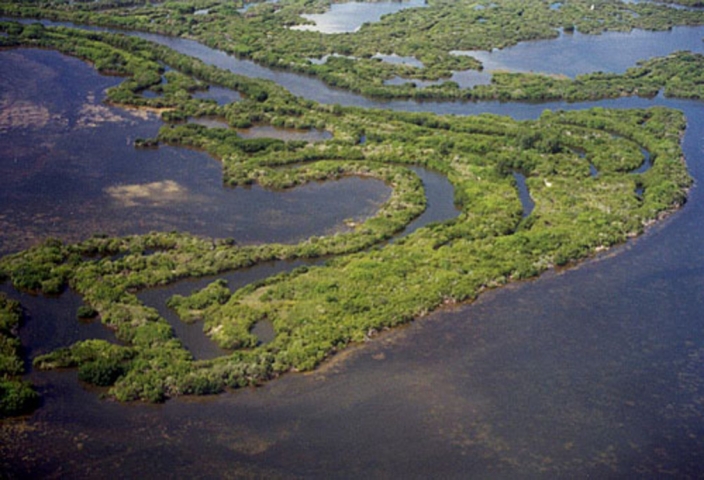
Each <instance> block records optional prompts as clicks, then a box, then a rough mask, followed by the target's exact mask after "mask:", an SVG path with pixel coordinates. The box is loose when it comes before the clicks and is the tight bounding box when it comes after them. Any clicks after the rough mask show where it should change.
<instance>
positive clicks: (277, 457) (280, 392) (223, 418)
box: [0, 44, 704, 479]
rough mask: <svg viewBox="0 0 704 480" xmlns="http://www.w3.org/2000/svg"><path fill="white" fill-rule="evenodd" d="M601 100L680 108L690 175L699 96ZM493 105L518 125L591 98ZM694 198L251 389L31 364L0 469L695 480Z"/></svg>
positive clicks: (702, 394) (697, 269)
mask: <svg viewBox="0 0 704 480" xmlns="http://www.w3.org/2000/svg"><path fill="white" fill-rule="evenodd" d="M532 45H539V44H532ZM536 48H539V47H538V46H536ZM642 53H643V56H644V57H647V56H650V54H649V53H648V51H647V50H646V49H645V48H644V49H643V52H642ZM312 93H316V92H312ZM597 104H599V105H603V106H617V107H629V106H649V105H655V104H666V105H669V106H672V107H675V108H680V109H682V110H684V111H685V113H686V114H687V117H688V129H687V132H686V134H685V137H684V139H683V148H684V151H685V154H686V157H687V161H688V166H689V168H690V171H691V173H692V175H693V176H694V177H695V179H696V181H697V182H698V183H699V182H701V180H702V179H703V178H704V148H703V144H702V138H704V106H703V105H702V104H700V103H694V102H686V101H678V100H665V99H662V98H657V99H654V100H644V99H625V100H618V101H607V102H599V103H597ZM408 105H410V103H402V104H400V107H399V108H406V107H407V106H408ZM413 105H414V107H413V108H416V107H417V108H426V109H429V110H430V109H437V110H442V109H444V108H445V107H446V105H445V104H437V103H425V104H413ZM451 105H453V106H451V107H450V108H449V109H450V110H452V109H454V108H457V107H455V106H454V105H457V104H451ZM491 105H492V108H493V105H494V104H491ZM496 105H499V106H500V109H502V110H503V111H505V112H507V113H510V112H514V113H516V114H517V115H518V116H520V117H521V118H529V117H534V116H537V115H538V114H539V113H540V112H541V111H542V110H543V109H544V108H585V107H586V106H587V105H585V104H576V105H570V104H562V103H555V104H548V105H508V104H507V105H500V104H496ZM588 105H593V104H588ZM481 106H482V104H477V105H476V108H477V109H478V108H480V107H481ZM471 111H475V110H471ZM465 113H470V111H469V109H468V111H467V112H465ZM702 200H703V199H702V197H701V189H699V188H698V187H695V188H694V189H693V190H692V191H691V192H690V198H689V202H688V203H687V205H686V206H685V207H684V208H683V209H682V210H681V211H680V212H678V213H676V214H675V215H673V216H672V217H671V218H669V219H667V220H665V221H664V222H662V223H660V224H659V225H657V226H656V227H654V228H652V229H651V230H650V231H649V232H648V233H647V234H646V235H644V236H643V237H641V238H638V239H636V240H634V241H631V242H629V243H628V244H627V245H625V246H623V247H620V248H617V249H615V250H614V251H612V252H610V253H609V254H607V255H605V256H603V257H602V258H600V259H598V260H594V261H590V262H587V263H585V264H584V265H582V266H581V267H579V268H573V269H567V270H563V271H561V272H559V273H555V272H552V273H548V274H546V275H543V276H542V277H541V278H540V279H538V280H536V281H531V282H524V283H520V284H514V285H511V286H509V287H506V288H502V289H499V290H496V291H491V292H487V293H485V294H483V295H482V296H481V297H480V299H479V301H477V302H475V303H474V304H472V305H469V306H465V307H462V308H460V309H457V310H451V311H443V312H439V313H437V314H434V315H431V316H430V317H428V318H424V319H420V320H418V321H416V322H414V323H413V324H411V325H409V326H407V327H405V328H402V329H398V330H396V331H394V332H392V333H387V334H383V335H381V336H380V337H378V338H377V339H376V340H374V341H372V342H369V343H367V344H365V345H364V346H363V347H361V348H356V349H352V350H351V351H348V352H345V353H343V354H341V355H338V357H337V358H336V359H334V360H333V361H332V362H328V363H327V364H326V365H324V366H323V367H322V368H321V369H320V370H318V371H316V372H314V373H312V374H309V375H287V376H285V377H283V378H281V379H278V380H276V381H273V382H270V383H268V384H267V385H265V386H264V387H262V388H258V389H246V390H241V391H237V392H233V393H229V394H225V395H220V396H217V397H213V398H198V399H177V400H172V401H170V402H168V403H166V404H165V405H158V406H154V405H118V404H115V403H112V402H108V401H102V400H100V399H99V398H98V396H97V395H96V394H95V392H94V391H87V390H83V389H82V388H81V387H77V386H76V378H75V372H58V373H36V372H35V373H33V374H32V380H33V381H35V382H36V383H37V384H39V385H40V387H41V389H42V390H43V391H42V393H43V394H44V395H45V398H46V404H45V406H44V407H43V408H41V409H40V410H38V411H37V412H36V413H35V414H34V415H32V416H31V417H30V418H29V419H28V420H27V421H24V422H23V421H11V422H5V423H4V424H3V428H2V430H0V434H1V435H2V437H1V438H3V440H2V441H0V446H2V452H3V455H2V456H1V457H0V466H3V467H5V470H6V471H7V472H10V473H16V474H18V475H21V476H22V475H23V476H27V475H30V474H32V475H34V476H37V475H41V476H50V475H53V476H69V477H73V478H88V477H93V478H94V477H108V476H120V477H122V476H127V477H129V476H134V475H139V476H147V475H152V476H165V475H166V474H167V472H168V473H169V474H174V475H179V476H183V477H196V478H204V477H207V478H210V477H222V476H233V477H237V476H255V477H256V476H259V477H267V478H276V477H284V478H297V477H302V478H330V477H331V476H334V477H336V478H359V477H361V476H367V477H369V476H372V477H383V478H387V477H395V478H492V479H495V478H507V479H508V478H510V479H513V478H536V477H547V478H570V479H573V478H668V477H669V478H701V477H702V476H703V475H704V467H703V466H702V462H701V458H702V455H704V420H703V419H704V411H703V403H702V398H704V370H703V367H702V365H703V364H704V315H703V313H704V296H702V292H704V268H703V267H702V265H704V251H703V250H702V248H701V238H702V237H704V222H703V221H702V218H704V202H703V201H702Z"/></svg>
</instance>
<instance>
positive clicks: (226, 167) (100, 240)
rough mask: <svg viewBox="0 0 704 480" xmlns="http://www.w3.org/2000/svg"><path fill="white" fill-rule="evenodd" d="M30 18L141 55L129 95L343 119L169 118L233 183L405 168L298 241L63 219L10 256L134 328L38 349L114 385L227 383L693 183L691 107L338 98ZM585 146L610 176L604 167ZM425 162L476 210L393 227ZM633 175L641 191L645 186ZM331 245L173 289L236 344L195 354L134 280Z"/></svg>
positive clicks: (30, 279) (52, 288)
mask: <svg viewBox="0 0 704 480" xmlns="http://www.w3.org/2000/svg"><path fill="white" fill-rule="evenodd" d="M507 5H508V6H509V7H510V8H515V7H516V5H514V4H513V2H507ZM599 5H606V6H608V5H609V2H604V3H603V4H601V3H600V4H599ZM509 7H507V8H509ZM27 8H29V7H27ZM155 8H157V7H155ZM158 8H160V7H158ZM165 8H173V6H170V7H165ZM216 8H219V7H216ZM443 8H445V7H443ZM448 8H449V7H448ZM492 8H493V7H492ZM604 8H606V7H604ZM428 10H430V9H428ZM485 10H488V8H487V9H485ZM561 10H568V9H567V8H566V7H563V8H562V9H561ZM171 11H173V10H171ZM184 11H185V10H184ZM525 14H526V15H527V14H528V12H527V11H526V12H525ZM228 15H229V14H228ZM408 15H411V14H408ZM111 18H112V17H111ZM408 18H412V17H408ZM238 21H240V20H238ZM519 23H520V22H519ZM175 25H178V22H175ZM3 28H5V27H3ZM365 28H366V27H365ZM527 28H528V29H529V30H530V28H529V27H527ZM8 30H9V28H8ZM194 31H195V32H198V30H197V29H196V30H194ZM23 32H24V30H23V31H22V32H20V33H19V34H18V33H14V34H13V35H14V36H13V37H12V39H11V40H12V41H16V42H17V43H18V44H22V45H38V46H44V47H51V48H58V49H61V50H62V51H66V52H67V53H71V54H75V55H79V56H81V57H82V58H86V59H89V60H91V61H95V62H100V61H104V62H103V63H102V65H103V68H108V67H107V65H110V67H109V68H111V69H114V70H115V71H120V72H121V74H123V75H126V76H127V79H126V80H125V82H123V84H122V85H120V86H119V87H118V88H116V89H115V90H114V92H116V93H114V94H111V95H113V96H111V98H112V100H113V101H116V100H115V99H116V98H120V99H121V100H120V101H123V102H125V103H127V104H129V105H133V106H134V105H137V106H140V105H141V106H144V105H149V106H157V105H158V103H156V102H162V103H161V105H169V108H171V109H172V110H170V111H169V112H168V115H165V117H166V118H170V119H172V120H179V121H182V120H183V119H186V118H189V117H192V116H203V115H210V116H219V117H222V118H225V119H226V120H227V123H228V124H229V125H242V124H246V123H251V124H265V125H277V126H287V127H297V128H321V129H325V130H327V131H330V132H333V138H332V139H329V140H327V141H324V142H319V143H308V142H300V141H299V142H282V141H278V140H270V139H265V140H244V139H242V138H240V137H239V136H238V134H237V132H236V131H235V130H233V129H228V128H206V127H203V126H200V125H192V124H184V123H175V124H171V125H167V126H165V127H164V128H162V129H161V131H160V132H159V135H158V141H160V142H164V143H170V144H174V145H179V146H190V147H195V148H200V149H203V150H205V151H207V152H209V153H211V154H212V155H214V156H215V157H217V158H218V159H220V160H221V162H222V165H223V180H224V182H225V183H226V184H229V185H243V184H250V183H254V182H256V183H259V184H260V185H262V186H265V187H273V188H290V187H293V186H296V185H301V184H304V183H306V182H311V181H320V180H333V179H338V178H341V177H343V176H346V175H358V176H368V177H372V178H376V179H379V180H381V181H384V182H386V183H387V184H388V185H389V186H390V187H392V194H391V196H390V198H389V199H388V201H387V202H385V203H384V204H383V205H382V206H381V207H380V208H379V210H378V212H377V213H376V214H375V215H374V216H372V217H371V218H368V219H366V220H365V221H364V222H361V223H360V224H358V225H352V226H350V227H349V229H348V230H347V231H344V232H339V233H336V234H332V235H328V236H325V237H311V238H309V239H306V240H304V241H302V242H299V243H297V244H266V245H238V244H236V243H235V242H233V241H232V240H216V239H207V238H199V237H194V236H191V235H188V234H184V233H178V232H169V233H163V232H162V233H150V234H148V235H141V236H131V237H125V238H104V237H101V236H95V237H92V238H89V239H87V240H85V241H83V242H80V243H77V244H73V245H65V244H62V243H61V242H60V241H57V240H52V239H49V240H47V241H46V242H45V243H44V244H42V245H39V246H37V247H34V248H31V249H29V250H27V251H25V252H21V253H18V254H15V255H11V256H7V257H5V258H2V259H0V276H1V277H5V278H9V279H11V281H12V282H13V284H14V285H15V286H17V287H20V288H24V289H28V290H41V291H44V292H57V291H60V290H61V289H62V288H64V287H65V286H66V285H68V286H70V287H71V288H72V289H74V290H75V291H77V292H78V293H79V294H81V295H82V296H83V298H84V301H85V303H86V305H90V306H91V308H93V309H95V311H96V312H97V313H98V314H99V315H100V318H101V321H102V322H103V323H105V324H106V325H108V326H110V327H111V328H113V329H114V331H115V334H116V336H117V338H118V339H120V340H121V341H122V342H124V346H123V345H113V344H110V343H108V342H103V341H97V340H90V341H85V342H79V343H77V344H75V345H73V346H71V347H69V348H66V349H59V350H57V351H54V352H51V353H49V354H48V355H44V356H41V357H38V358H37V359H35V365H36V366H37V367H39V368H61V367H75V368H78V369H79V376H80V377H81V378H82V379H83V380H85V381H88V382H91V383H95V384H98V385H108V386H110V390H109V392H110V395H112V396H113V397H115V398H117V399H118V400H121V401H131V400H145V401H163V400H165V399H166V398H168V397H170V396H174V395H182V394H207V393H216V392H219V391H222V390H223V389H225V388H227V387H241V386H245V385H256V384H258V383H261V382H263V381H266V380H268V379H270V378H273V377H275V376H276V375H278V374H281V373H283V372H286V371H290V370H309V369H311V368H314V367H315V366H316V365H318V364H319V363H320V362H322V361H323V360H324V359H325V358H327V357H328V356H329V355H332V354H334V353H335V352H336V351H339V350H340V349H342V348H344V347H345V346H347V345H348V344H350V343H353V342H361V341H364V340H365V339H367V338H368V337H370V336H372V335H374V333H375V332H377V331H379V330H382V329H385V328H392V327H394V326H396V325H399V324H401V323H405V322H408V321H410V320H412V319H413V318H416V317H418V316H422V315H424V314H426V313H428V312H430V311H432V310H433V309H436V308H438V307H439V306H440V305H443V304H445V303H454V302H461V301H467V300H471V299H474V298H476V296H477V295H478V294H479V293H480V292H481V291H483V290H484V289H487V288H492V287H496V286H499V285H503V284H505V283H507V282H509V281H512V280H519V279H524V278H530V277H533V276H535V275H538V274H539V273H541V272H542V271H544V270H545V269H547V268H550V267H552V266H554V265H562V264H566V263H569V262H573V261H576V260H579V259H582V258H585V257H587V256H589V255H591V254H592V253H594V252H595V251H597V250H600V249H603V248H606V247H609V246H611V245H614V244H617V243H619V242H623V241H625V240H626V239H627V238H628V237H630V236H632V235H635V234H638V233H640V232H641V231H642V230H643V228H644V226H645V225H647V224H648V223H650V222H652V221H653V220H655V219H657V218H659V217H660V216H662V215H663V214H665V213H667V212H668V211H670V210H672V209H674V208H676V207H677V206H679V205H681V204H682V202H684V200H685V197H686V192H687V189H688V188H689V186H690V184H691V178H690V177H689V175H688V174H687V171H686V167H685V165H684V163H683V161H682V151H681V149H680V146H679V137H680V135H681V132H682V130H683V129H684V126H685V124H684V118H683V116H682V114H681V113H679V112H675V111H672V110H668V109H664V108H652V109H647V110H628V111H618V110H606V109H601V108H596V109H591V110H586V111H579V112H546V113H545V114H544V115H543V116H542V117H541V118H540V119H538V120H534V121H525V122H518V121H513V120H511V119H509V118H503V117H498V116H495V115H481V116H477V117H455V116H437V115H432V114H427V113H405V112H390V111H381V110H369V111H367V110H362V109H357V108H343V107H340V106H324V105H317V104H315V103H313V102H310V101H307V100H304V99H299V98H296V97H293V96H292V95H290V94H288V93H287V92H285V91H283V90H282V89H281V88H279V87H276V86H274V85H272V84H271V83H268V82H261V81H254V80H248V79H245V78H243V77H239V76H237V75H234V74H231V73H228V72H225V71H222V70H219V69H217V68H215V67H209V66H206V65H204V64H202V62H199V61H197V60H194V59H190V58H188V57H184V56H182V55H178V54H176V53H174V52H172V51H170V50H168V49H166V48H164V47H157V46H153V45H151V44H149V43H147V42H145V41H143V40H139V39H134V38H126V37H122V36H117V35H109V34H97V33H94V32H75V31H71V30H67V29H50V28H44V29H33V30H32V32H31V33H32V35H31V36H30V35H24V36H23V35H22V33H23ZM242 41H244V40H242ZM252 42H254V44H256V40H252ZM274 43H275V42H274ZM79 47H80V48H79ZM256 51H258V50H256V49H253V50H252V52H256ZM252 54H253V55H254V53H252ZM673 58H674V60H672V62H674V63H668V62H669V61H670V60H666V61H665V65H669V66H667V67H665V66H662V65H661V66H659V67H657V68H656V69H655V70H657V69H665V68H670V67H672V68H674V69H679V68H684V67H681V65H680V63H678V62H684V64H689V62H690V61H692V62H694V64H695V65H696V62H698V61H699V60H698V59H697V58H696V57H687V56H675V57H673ZM162 64H165V65H168V66H170V67H171V68H174V69H175V70H177V71H178V72H179V73H174V74H171V75H170V77H169V78H171V79H173V81H174V86H173V89H172V87H171V86H169V87H168V88H166V87H167V86H168V85H170V82H169V84H167V85H162V83H161V75H162V73H163V67H162ZM673 65H674V66H673ZM690 66H691V65H690ZM651 67H652V66H648V65H646V64H643V65H642V68H646V69H647V68H651ZM652 68H655V67H652ZM687 68H689V67H687ZM655 70H654V71H655ZM695 71H696V68H694V67H692V72H695ZM641 73H642V72H641ZM626 75H627V76H628V75H630V76H633V77H637V78H645V77H648V75H649V74H642V75H639V74H637V72H636V73H633V72H632V73H628V74H626ZM692 75H694V74H692ZM157 76H158V77H159V78H158V79H157ZM512 81H513V80H512ZM202 84H219V85H223V86H226V87H229V88H236V89H237V90H238V91H240V92H242V93H243V96H244V97H245V98H244V100H242V101H240V102H236V103H233V104H230V105H227V106H224V107H218V106H216V105H213V103H212V102H207V101H199V100H194V99H192V98H191V97H190V92H192V91H193V89H195V88H200V86H201V85H202ZM160 85H161V86H160ZM140 88H150V89H156V90H159V89H161V91H162V92H163V94H164V97H163V98H160V99H145V98H143V97H141V96H140V95H139V89H140ZM169 89H171V91H170V92H169V91H168V90H169ZM118 94H119V95H118ZM114 95H118V96H117V97H115V96H114ZM169 95H171V96H169ZM150 102H154V103H150ZM362 135H364V138H365V141H364V142H361V141H360V138H362ZM644 152H646V153H647V154H648V155H649V156H650V158H651V159H652V160H653V166H652V168H650V169H649V170H647V171H645V172H644V173H638V174H635V173H631V172H632V171H633V170H634V169H635V168H636V167H638V165H640V164H641V163H642V162H643V160H644V156H645V155H644ZM590 164H591V165H593V166H594V167H595V168H597V169H598V171H599V175H598V176H591V175H590ZM414 165H420V166H423V167H425V168H430V169H433V170H436V171H438V172H440V173H442V174H444V175H446V176H447V177H448V179H449V180H450V181H451V183H452V185H453V187H454V188H455V198H456V200H457V204H458V205H459V206H460V207H461V213H460V215H459V216H458V217H457V218H456V219H455V220H453V221H451V222H446V223H438V224H434V225H430V226H427V227H426V228H422V229H419V230H417V231H416V232H414V233H413V234H411V235H409V236H407V237H405V238H403V239H400V240H399V241H397V242H394V243H390V244H382V242H384V241H386V240H389V239H390V238H392V236H393V235H394V234H395V233H397V232H399V231H401V230H402V229H404V228H405V227H406V226H407V225H408V224H409V223H410V222H411V221H412V220H413V219H414V218H416V217H417V216H418V215H420V214H421V212H422V211H423V209H424V208H425V202H426V199H425V195H424V191H423V185H422V182H421V181H420V179H419V178H418V176H417V175H415V174H414V173H413V172H412V171H411V170H409V169H408V168H407V167H408V166H414ZM514 171H520V172H521V173H522V174H523V175H524V176H525V177H526V185H527V188H528V190H529V193H530V196H531V198H532V199H533V201H534V202H535V208H534V210H533V212H532V213H531V215H530V216H529V217H528V218H526V219H524V218H523V215H522V214H523V210H522V207H521V202H520V200H519V198H518V194H517V190H516V185H515V182H514V180H513V177H512V175H511V173H512V172H514ZM637 186H638V187H640V188H642V189H643V193H642V195H636V193H635V189H636V187H637ZM375 246H377V247H378V248H372V247H375ZM319 256H331V257H332V256H335V258H334V259H331V260H330V261H328V262H327V263H326V264H325V265H324V266H320V267H314V268H313V267H311V268H304V269H299V270H295V271H294V272H291V273H288V274H282V275H277V276H274V277H271V278H269V279H266V280H264V281H262V282H258V283H256V284H252V285H249V286H247V287H245V288H242V289H240V290H238V291H236V292H234V293H230V292H229V290H228V288H227V285H226V284H225V283H224V282H222V281H216V282H215V283H212V284H211V285H209V286H208V287H206V288H205V289H204V290H201V291H199V292H195V293H194V294H193V295H191V296H189V297H174V298H173V299H171V300H170V303H169V304H170V306H171V307H172V308H174V309H176V310H177V312H178V313H179V314H180V315H181V316H182V318H184V319H185V320H187V321H192V320H196V319H200V318H202V319H203V321H204V328H205V330H206V332H207V333H208V334H209V335H210V337H211V338H212V339H213V340H214V341H216V342H217V343H219V344H220V345H222V346H224V347H227V348H230V349H233V350H234V351H233V352H232V354H231V355H228V356H224V357H222V358H219V359H216V360H213V361H209V362H197V361H194V360H193V358H192V357H191V355H190V353H189V352H188V351H187V350H185V349H184V348H183V346H182V345H181V343H180V342H179V341H178V339H176V338H175V337H174V333H173V331H172V329H171V328H170V326H169V325H168V323H167V322H166V321H165V320H164V319H162V318H160V317H159V315H158V313H157V312H156V311H155V310H154V309H152V308H149V307H147V306H145V305H143V304H142V303H141V302H140V301H139V299H138V298H137V296H136V295H135V294H136V293H137V292H139V291H140V290H142V289H145V288H150V287H154V286H159V285H166V284H169V283H172V282H174V281H176V280H178V279H181V278H186V277H202V276H206V275H217V274H219V273H221V272H225V271H231V270H236V269H240V268H246V267H249V266H252V265H255V264H257V263H261V262H266V261H272V260H282V259H286V260H291V259H296V258H313V257H319ZM264 319H266V320H268V321H270V322H271V323H272V324H273V327H274V330H275V332H276V336H275V339H274V340H273V341H272V342H269V343H267V344H263V345H260V344H258V342H257V338H256V336H255V335H253V334H252V333H251V330H252V328H253V326H254V325H256V323H257V322H259V321H262V320H264ZM8 342H9V343H8V344H9V345H15V344H13V343H12V340H10V341H8ZM8 365H10V364H8ZM8 368H9V367H8Z"/></svg>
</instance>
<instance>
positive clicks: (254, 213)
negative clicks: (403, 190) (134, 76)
mask: <svg viewBox="0 0 704 480" xmlns="http://www.w3.org/2000/svg"><path fill="white" fill-rule="evenodd" d="M0 58H2V61H0V79H1V80H0V82H2V86H3V88H2V94H1V95H2V97H1V98H2V100H1V101H2V105H3V107H2V110H1V113H0V132H2V135H0V172H2V176H3V178H4V180H5V186H4V188H3V189H2V191H0V204H1V205H2V206H3V209H2V212H0V227H1V228H2V232H3V234H2V236H0V253H8V252H11V251H17V250H19V249H21V248H26V247H27V246H29V245H32V244H34V243H36V242H38V241H39V240H40V239H42V238H45V237H46V236H49V235H51V236H56V237H59V238H61V239H64V240H69V241H76V240H81V239H85V238H87V237H88V236H90V235H91V234H92V233H94V232H102V233H106V234H108V235H126V234H139V233H147V232H149V231H153V230H161V231H170V230H184V231H189V232H191V233H194V234H200V235H207V236H213V237H220V238H225V237H233V238H235V239H236V240H237V241H238V242H240V243H261V242H271V241H279V242H293V241H297V240H300V239H303V238H307V237H309V236H311V235H320V234H325V233H330V232H332V231H338V230H342V229H344V228H346V227H345V223H344V221H345V220H346V219H348V218H354V219H357V220H359V219H362V218H366V217H369V216H371V215H373V214H374V213H375V212H376V210H377V209H378V207H379V206H380V205H381V204H382V203H383V202H384V201H386V199H387V198H388V197H389V195H390V192H391V190H390V188H389V187H387V186H386V185H384V184H383V183H382V182H380V181H377V180H372V179H364V178H357V177H348V178H344V179H341V180H339V181H335V182H324V183H310V184H307V185H304V186H301V187H297V188H295V189H292V190H290V191H272V190H266V189H263V188H261V187H258V186H252V187H247V188H225V187H223V180H222V171H221V170H222V169H221V166H220V163H219V162H218V161H216V160H215V159H213V158H211V157H210V156H208V155H206V154H205V153H201V152H196V151H192V150H187V149H181V148H173V147H160V148H158V149H147V150H138V149H135V148H134V145H133V143H134V140H135V139H136V138H139V137H142V138H148V137H153V136H154V135H156V133H157V131H158V129H159V127H160V126H161V125H162V122H161V121H160V120H159V119H158V118H157V117H156V116H155V115H154V114H148V113H147V112H144V111H136V110H124V109H120V108H115V107H109V106H106V105H104V104H103V103H102V100H103V98H104V90H105V89H106V88H107V87H108V86H112V85H115V84H117V83H118V82H119V81H120V79H118V78H115V77H104V76H101V75H98V74H97V73H96V72H95V71H94V70H93V69H92V68H90V67H89V66H88V65H86V64H84V63H83V62H81V61H79V60H76V59H73V58H69V57H65V56H61V55H60V54H58V53H55V52H51V51H42V50H33V49H19V50H11V51H4V52H2V53H0ZM27 78H29V79H31V80H30V81H27V80H26V79H27ZM274 134H276V135H278V136H279V137H281V138H283V139H284V140H288V139H293V138H296V139H298V138H301V139H305V140H311V141H313V140H318V141H320V140H325V139H326V138H330V135H329V134H328V133H327V132H320V131H315V130H314V131H310V132H300V131H288V130H281V131H276V130H274V129H271V128H267V127H257V128H254V129H249V130H246V131H243V132H242V135H243V136H245V137H250V136H270V135H274ZM276 135H275V136H276ZM320 202H323V203H325V204H326V205H328V206H329V207H330V208H326V209H319V208H315V207H314V206H315V205H319V204H320ZM313 209H315V211H316V212H317V213H316V215H310V214H309V212H310V211H312V210H313Z"/></svg>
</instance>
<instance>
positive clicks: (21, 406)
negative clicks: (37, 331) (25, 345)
mask: <svg viewBox="0 0 704 480" xmlns="http://www.w3.org/2000/svg"><path fill="white" fill-rule="evenodd" d="M21 318H22V309H21V307H20V304H19V303H17V302H15V301H14V300H10V299H8V298H7V297H6V296H5V294H2V293H0V418H4V417H8V416H12V415H20V414H23V413H28V412H30V411H31V410H33V409H34V408H35V407H36V406H37V404H38V400H39V397H38V395H37V393H36V392H35V391H34V389H33V388H32V386H31V385H30V384H29V383H28V382H26V381H24V380H22V379H21V378H20V376H21V375H22V374H23V373H24V365H23V362H22V357H21V350H22V347H21V345H20V341H19V339H18V338H17V329H18V328H19V326H20V320H21Z"/></svg>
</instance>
